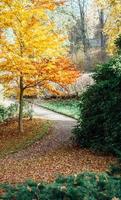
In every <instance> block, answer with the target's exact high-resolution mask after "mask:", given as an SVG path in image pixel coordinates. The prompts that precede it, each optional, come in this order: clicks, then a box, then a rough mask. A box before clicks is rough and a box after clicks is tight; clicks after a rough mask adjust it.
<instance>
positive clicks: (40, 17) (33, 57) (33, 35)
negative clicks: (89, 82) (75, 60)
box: [0, 0, 79, 96]
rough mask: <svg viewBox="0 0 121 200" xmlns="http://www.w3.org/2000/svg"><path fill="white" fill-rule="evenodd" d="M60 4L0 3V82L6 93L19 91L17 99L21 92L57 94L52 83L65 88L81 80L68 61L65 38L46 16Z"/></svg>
mask: <svg viewBox="0 0 121 200" xmlns="http://www.w3.org/2000/svg"><path fill="white" fill-rule="evenodd" d="M61 3H62V2H61ZM58 4H59V2H58V1H55V0H46V1H45V0H38V1H33V2H32V1H29V0H21V1H20V0H1V1H0V8H1V10H0V27H1V33H2V34H1V37H0V48H1V50H0V52H1V54H0V82H2V83H3V84H4V85H5V86H6V88H7V91H9V90H11V92H12V93H13V92H15V91H16V95H17V96H18V91H19V92H20V90H23V91H24V90H25V94H28V95H29V94H32V93H33V94H35V93H38V92H39V88H40V89H41V90H42V88H46V87H47V89H49V90H52V91H54V89H53V88H52V87H51V86H50V87H49V84H50V82H56V83H59V84H60V85H62V86H65V85H66V84H70V83H72V82H74V81H75V79H76V78H77V77H78V75H79V73H78V72H77V71H76V70H75V69H74V67H73V65H72V63H71V62H70V60H69V59H68V58H65V57H66V56H67V49H66V48H65V47H64V42H65V38H64V36H63V35H62V34H61V33H60V31H58V30H57V27H56V24H54V23H53V22H52V21H51V20H50V18H49V16H48V14H47V13H48V12H47V9H50V10H52V9H55V8H56V7H57V6H58ZM40 5H41V6H40ZM9 34H10V35H12V36H10V37H7V36H8V35H9ZM11 39H12V40H11ZM20 79H21V81H22V84H21V83H20ZM33 88H34V89H33ZM9 93H10V92H9Z"/></svg>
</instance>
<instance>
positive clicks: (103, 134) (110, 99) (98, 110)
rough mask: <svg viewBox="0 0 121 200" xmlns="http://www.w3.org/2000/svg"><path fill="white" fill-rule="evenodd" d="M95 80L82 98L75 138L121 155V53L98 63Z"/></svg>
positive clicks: (80, 142)
mask: <svg viewBox="0 0 121 200" xmlns="http://www.w3.org/2000/svg"><path fill="white" fill-rule="evenodd" d="M94 80H95V84H94V85H92V86H90V87H89V88H88V90H87V91H86V92H85V93H84V94H83V95H82V97H81V104H80V113H81V116H80V120H79V122H78V125H77V127H76V128H75V129H74V134H75V137H76V141H77V142H78V143H79V144H80V145H81V146H83V147H90V148H93V149H95V150H99V151H104V152H110V153H113V154H121V56H118V57H116V58H114V59H112V60H111V61H110V62H108V63H106V64H103V65H100V66H98V68H97V69H96V72H95V74H94Z"/></svg>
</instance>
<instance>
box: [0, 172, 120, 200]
mask: <svg viewBox="0 0 121 200" xmlns="http://www.w3.org/2000/svg"><path fill="white" fill-rule="evenodd" d="M0 188H1V189H3V190H4V194H1V197H0V199H6V200H13V199H16V200H112V199H121V178H120V177H113V176H109V175H108V174H106V173H105V174H95V173H83V174H80V175H78V176H76V175H75V176H69V177H60V178H58V179H57V180H56V181H55V182H54V183H51V184H45V183H40V184H37V183H35V182H33V181H28V182H26V183H24V184H18V185H14V186H12V185H6V184H4V185H1V186H0Z"/></svg>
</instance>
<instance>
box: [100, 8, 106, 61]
mask: <svg viewBox="0 0 121 200" xmlns="http://www.w3.org/2000/svg"><path fill="white" fill-rule="evenodd" d="M104 24H105V22H104V11H103V9H101V10H100V46H101V59H102V61H104V59H105V55H106V53H104V52H105V36H104V33H103V29H104Z"/></svg>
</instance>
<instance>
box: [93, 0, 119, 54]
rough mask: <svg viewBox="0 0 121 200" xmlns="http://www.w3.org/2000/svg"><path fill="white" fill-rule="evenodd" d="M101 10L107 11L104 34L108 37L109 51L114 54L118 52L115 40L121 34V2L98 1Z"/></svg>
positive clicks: (116, 0) (115, 0)
mask: <svg viewBox="0 0 121 200" xmlns="http://www.w3.org/2000/svg"><path fill="white" fill-rule="evenodd" d="M96 2H97V4H98V5H99V7H100V8H102V9H105V10H107V21H106V23H105V26H104V32H105V34H106V35H107V36H108V43H107V47H108V51H109V53H110V54H113V53H114V52H115V51H116V46H115V40H116V38H117V36H118V35H120V34H121V1H120V0H113V1H112V0H104V1H101V0H96Z"/></svg>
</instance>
